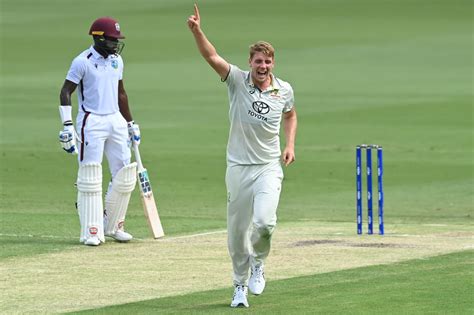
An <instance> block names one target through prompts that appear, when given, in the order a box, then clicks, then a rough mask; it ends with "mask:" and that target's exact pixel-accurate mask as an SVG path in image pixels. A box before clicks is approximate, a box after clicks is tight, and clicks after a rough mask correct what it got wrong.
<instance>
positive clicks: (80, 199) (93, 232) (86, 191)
mask: <svg viewBox="0 0 474 315" xmlns="http://www.w3.org/2000/svg"><path fill="white" fill-rule="evenodd" d="M77 190H78V193H77V210H78V212H79V220H80V221H81V238H80V241H81V242H84V241H85V240H87V239H88V238H90V237H92V236H97V237H98V238H99V240H101V241H102V242H105V239H104V225H103V206H102V166H101V165H100V164H98V163H91V164H83V165H81V166H80V167H79V172H78V174H77Z"/></svg>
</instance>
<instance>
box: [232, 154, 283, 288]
mask: <svg viewBox="0 0 474 315" xmlns="http://www.w3.org/2000/svg"><path fill="white" fill-rule="evenodd" d="M282 180H283V170H282V168H281V165H280V161H279V160H277V161H274V162H271V163H269V164H262V165H234V166H228V167H227V172H226V185H227V245H228V249H229V254H230V257H231V258H232V265H233V270H234V275H233V280H234V284H235V285H243V284H247V282H248V277H249V268H250V265H251V264H260V263H263V262H264V260H265V258H266V257H267V256H268V254H269V252H270V245H271V237H272V233H273V230H274V229H275V226H276V221H277V215H276V212H277V207H278V201H279V199H280V191H281V182H282Z"/></svg>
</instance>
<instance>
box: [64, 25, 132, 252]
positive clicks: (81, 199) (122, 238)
mask: <svg viewBox="0 0 474 315" xmlns="http://www.w3.org/2000/svg"><path fill="white" fill-rule="evenodd" d="M89 35H92V38H93V45H91V46H90V47H89V48H88V49H86V50H85V51H83V52H82V53H81V54H79V55H78V56H77V57H76V58H75V59H74V60H73V61H72V64H71V67H70V69H69V71H68V73H67V76H66V80H65V81H64V84H63V86H62V89H61V93H60V106H59V113H60V116H61V122H62V124H63V130H61V131H60V132H59V141H60V143H61V146H62V148H63V149H64V150H65V151H66V152H67V153H70V154H77V155H78V161H79V170H78V174H77V182H76V184H77V190H78V193H77V210H78V213H79V220H80V224H81V234H80V242H82V243H84V244H85V245H90V246H97V245H100V244H101V243H103V242H105V236H109V237H112V238H114V239H115V240H117V241H119V242H128V241H130V240H131V239H132V235H130V234H129V233H127V232H125V230H124V222H125V216H126V213H127V208H128V203H129V201H130V195H131V193H132V191H133V190H134V188H135V183H136V181H137V179H136V173H137V170H136V168H137V165H136V163H135V162H134V163H130V158H131V152H130V145H131V144H132V143H133V144H134V145H138V144H140V128H139V126H138V125H137V124H135V123H134V121H133V119H132V115H131V112H130V108H129V105H128V97H127V93H126V92H125V88H124V83H123V68H124V65H123V60H122V57H121V56H120V53H121V51H122V49H123V47H124V43H123V42H122V41H121V39H124V38H125V37H124V36H123V35H122V33H121V31H120V25H119V23H118V22H117V21H116V20H115V19H113V18H110V17H101V18H99V19H97V20H95V21H94V22H93V23H92V26H91V27H90V30H89ZM76 89H77V90H78V92H77V96H78V105H79V106H78V107H79V108H78V114H77V117H76V126H77V130H76V128H75V127H74V124H73V120H72V105H71V95H72V94H73V92H74V91H75V90H76ZM104 154H105V156H106V157H107V161H108V164H109V169H110V173H111V178H112V179H111V181H110V183H109V185H108V189H107V192H106V196H105V207H104V204H103V199H102V198H103V196H102V158H103V155H104Z"/></svg>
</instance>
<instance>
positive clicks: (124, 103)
mask: <svg viewBox="0 0 474 315" xmlns="http://www.w3.org/2000/svg"><path fill="white" fill-rule="evenodd" d="M118 103H119V109H120V113H121V114H122V116H123V118H125V120H126V121H127V122H129V121H132V120H133V118H132V114H131V113H130V108H129V107H128V96H127V92H125V88H124V87H123V80H120V81H119V84H118Z"/></svg>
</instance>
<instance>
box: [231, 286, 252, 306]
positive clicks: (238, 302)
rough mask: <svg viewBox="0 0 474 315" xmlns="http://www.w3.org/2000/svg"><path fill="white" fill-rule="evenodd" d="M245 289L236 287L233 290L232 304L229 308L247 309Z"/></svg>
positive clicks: (244, 287)
mask: <svg viewBox="0 0 474 315" xmlns="http://www.w3.org/2000/svg"><path fill="white" fill-rule="evenodd" d="M247 294H248V293H247V287H246V286H244V285H236V286H235V289H234V296H233V297H232V303H230V307H239V306H243V307H249V302H248V301H247Z"/></svg>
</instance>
